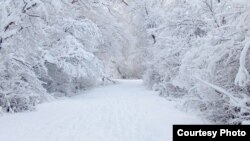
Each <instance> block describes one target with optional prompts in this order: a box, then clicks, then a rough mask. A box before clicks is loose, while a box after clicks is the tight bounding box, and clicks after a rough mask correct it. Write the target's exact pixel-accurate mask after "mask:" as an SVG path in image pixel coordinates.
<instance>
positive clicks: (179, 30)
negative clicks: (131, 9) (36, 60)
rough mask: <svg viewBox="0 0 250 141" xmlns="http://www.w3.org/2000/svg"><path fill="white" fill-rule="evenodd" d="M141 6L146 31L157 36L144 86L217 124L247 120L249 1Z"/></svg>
mask: <svg viewBox="0 0 250 141" xmlns="http://www.w3.org/2000/svg"><path fill="white" fill-rule="evenodd" d="M143 3H144V6H143V8H142V9H145V10H144V14H142V13H141V14H142V15H143V16H144V17H145V20H144V21H143V23H146V24H144V25H145V30H146V31H147V32H148V36H152V35H154V36H155V42H154V44H153V46H152V47H151V48H150V49H149V50H150V52H152V55H151V56H153V59H150V60H149V65H148V69H147V71H146V74H145V77H144V80H145V83H146V84H147V85H148V86H149V87H150V88H153V89H154V90H157V91H159V92H160V94H161V95H163V96H167V97H176V98H181V99H182V100H183V104H184V107H185V108H186V109H187V110H191V109H192V110H196V111H199V112H201V114H202V115H203V116H204V117H206V118H208V119H210V120H211V121H214V122H216V123H230V124H239V123H241V122H242V121H244V120H249V119H250V99H249V96H250V92H249V88H250V87H249V86H250V83H249V80H250V79H249V72H248V70H249V69H250V65H249V63H250V56H249V51H248V50H249V48H250V44H249V41H250V40H249V35H250V31H249V29H250V25H249V21H250V10H249V6H250V5H249V4H250V2H249V1H247V0H246V1H244V0H243V1H238V0H175V1H172V2H170V3H169V1H168V2H167V1H163V0H158V1H157V0H156V1H151V0H144V2H143ZM152 60H153V61H152Z"/></svg>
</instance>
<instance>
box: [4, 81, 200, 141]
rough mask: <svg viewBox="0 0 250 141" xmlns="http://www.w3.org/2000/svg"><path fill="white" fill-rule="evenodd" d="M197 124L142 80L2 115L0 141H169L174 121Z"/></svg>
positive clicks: (197, 122) (122, 83)
mask: <svg viewBox="0 0 250 141" xmlns="http://www.w3.org/2000/svg"><path fill="white" fill-rule="evenodd" d="M181 123H185V124H194V123H195V124H199V123H202V121H201V120H200V119H199V118H196V117H194V116H193V115H190V114H187V113H184V112H181V111H178V110H177V109H175V108H174V104H173V103H171V102H169V101H167V100H165V99H164V98H161V97H159V96H157V95H156V94H155V93H154V92H152V91H149V90H146V89H145V88H144V87H143V85H142V82H141V81H138V80H126V81H124V80H123V81H119V84H117V85H111V86H107V87H100V88H96V89H93V90H90V91H88V92H85V94H83V95H79V96H76V97H73V98H70V99H66V100H58V101H54V102H50V103H45V104H41V105H39V106H38V109H37V111H36V112H28V113H18V114H14V115H4V116H2V117H0V141H171V140H172V125H173V124H181Z"/></svg>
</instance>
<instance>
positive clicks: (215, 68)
mask: <svg viewBox="0 0 250 141" xmlns="http://www.w3.org/2000/svg"><path fill="white" fill-rule="evenodd" d="M249 9H250V2H249V1H248V0H22V1H13V0H2V1H0V13H1V14H0V20H1V22H0V109H3V110H4V111H8V112H18V111H25V110H30V109H33V108H34V105H36V104H37V103H40V102H43V101H47V100H49V99H51V98H53V97H58V96H71V95H74V94H75V93H77V91H78V90H82V89H88V88H90V87H92V86H95V85H98V84H100V83H103V82H102V81H103V80H107V79H106V78H108V77H114V78H142V76H143V78H144V82H145V84H146V85H147V86H148V87H149V88H152V89H154V90H156V91H159V93H160V95H162V96H165V97H171V98H177V99H178V100H180V101H182V102H183V105H184V107H185V109H186V110H195V111H198V112H200V113H201V115H202V116H204V117H205V118H207V119H209V120H211V121H213V122H216V123H227V124H228V123H229V124H240V123H241V122H242V121H245V120H250V98H249V97H250V75H249V72H248V71H249V69H250V65H249V63H250V56H249V48H250V10H249ZM143 74H144V75H143ZM108 79H109V78H108Z"/></svg>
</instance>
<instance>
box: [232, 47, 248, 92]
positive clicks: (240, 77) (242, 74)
mask: <svg viewBox="0 0 250 141" xmlns="http://www.w3.org/2000/svg"><path fill="white" fill-rule="evenodd" d="M249 48H250V42H248V43H246V45H245V47H244V48H243V50H242V52H241V54H240V67H239V71H238V73H237V75H236V78H235V82H234V83H235V85H239V86H241V87H245V86H246V85H247V83H248V82H249V80H250V79H249V78H250V75H249V72H248V71H247V69H246V67H245V65H246V56H247V52H248V50H249Z"/></svg>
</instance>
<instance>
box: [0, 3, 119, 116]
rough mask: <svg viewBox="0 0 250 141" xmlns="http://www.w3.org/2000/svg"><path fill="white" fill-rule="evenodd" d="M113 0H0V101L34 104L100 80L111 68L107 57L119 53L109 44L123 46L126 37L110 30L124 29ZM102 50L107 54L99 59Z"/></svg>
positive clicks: (12, 107)
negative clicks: (121, 26)
mask: <svg viewBox="0 0 250 141" xmlns="http://www.w3.org/2000/svg"><path fill="white" fill-rule="evenodd" d="M114 3H116V2H111V1H108V0H97V1H96V0H95V1H92V0H85V1H80V0H79V1H78V0H77V1H72V0H60V1H58V0H49V1H47V0H45V1H41V0H24V1H12V0H2V1H0V13H1V14H0V21H1V22H0V39H1V42H0V55H1V56H0V57H1V60H0V72H1V73H0V80H1V81H0V107H2V108H3V110H4V111H6V112H20V111H25V110H32V109H34V106H35V105H36V104H37V103H41V102H44V101H47V100H48V99H51V98H52V97H51V95H52V96H72V95H74V94H75V93H76V92H77V91H79V90H85V89H89V88H90V87H93V86H96V85H99V84H101V83H102V81H103V77H104V76H105V77H107V76H108V75H106V74H105V70H109V69H107V68H108V67H109V66H107V65H104V63H107V62H109V61H110V60H111V59H110V58H115V57H118V56H119V55H117V56H115V55H111V54H113V52H112V51H111V50H114V49H116V48H118V49H117V52H121V49H122V47H123V43H124V42H122V41H123V38H124V37H123V36H121V38H118V37H113V36H112V35H115V34H116V35H122V32H123V31H122V30H119V28H120V25H118V22H117V21H116V19H117V18H118V17H120V16H119V15H118V12H116V11H115V10H114V9H113V7H110V6H112V4H114ZM118 5H119V4H118ZM111 11H112V13H110V12H111ZM107 19H108V20H110V21H114V22H113V23H112V24H107ZM115 26H117V29H114V28H113V27H115ZM106 35H107V36H106ZM113 41H114V42H113ZM109 43H110V44H109ZM103 52H104V53H105V54H109V55H107V56H108V57H107V58H105V60H103V61H101V59H103V58H104V57H103V54H101V53H103ZM105 83H106V82H105Z"/></svg>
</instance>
